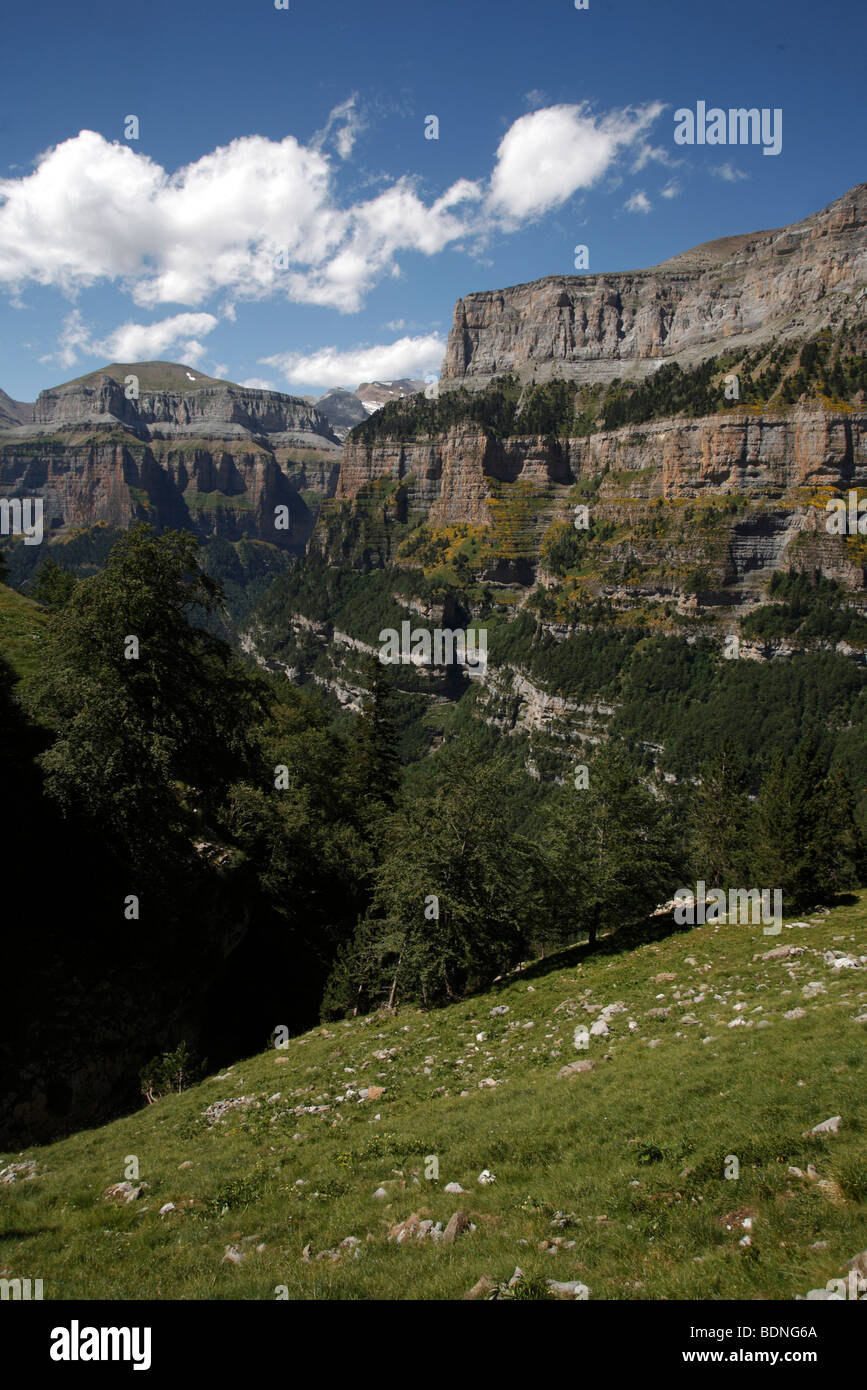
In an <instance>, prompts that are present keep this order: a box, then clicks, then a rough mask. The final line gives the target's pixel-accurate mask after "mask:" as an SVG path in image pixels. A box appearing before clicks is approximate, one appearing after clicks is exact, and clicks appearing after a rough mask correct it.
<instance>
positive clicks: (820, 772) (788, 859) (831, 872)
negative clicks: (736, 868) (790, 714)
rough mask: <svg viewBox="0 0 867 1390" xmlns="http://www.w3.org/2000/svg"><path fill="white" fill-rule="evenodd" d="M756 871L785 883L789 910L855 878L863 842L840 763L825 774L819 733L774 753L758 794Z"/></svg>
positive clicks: (767, 883) (765, 883)
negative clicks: (791, 749) (787, 752)
mask: <svg viewBox="0 0 867 1390" xmlns="http://www.w3.org/2000/svg"><path fill="white" fill-rule="evenodd" d="M754 839H755V846H756V848H755V851H754V855H753V876H754V877H755V878H756V879H759V880H760V886H762V887H771V888H780V889H781V890H782V893H783V908H784V911H785V912H797V911H799V910H800V909H801V908H804V907H809V906H812V905H814V904H816V903H820V902H823V901H824V900H825V899H827V898H828V897H829V895H833V894H834V893H836V892H840V891H841V890H843V889H846V888H852V887H855V886H856V885H857V883H858V882H859V879H860V877H861V875H862V874H863V872H864V846H863V840H862V837H861V835H860V833H859V831H858V828H857V826H856V823H855V813H854V800H853V796H852V791H851V788H850V787H849V784H848V780H847V778H846V776H845V773H844V771H843V769H842V768H840V767H835V768H834V769H833V770H832V771H831V772H830V773H829V774H827V775H826V774H825V771H824V764H823V761H822V758H821V755H820V753H819V749H818V746H817V744H816V741H815V739H813V738H812V737H807V738H805V739H802V741H801V742H800V743H799V744H798V746H797V748H796V749H795V751H794V753H793V754H792V755H791V756H790V757H787V756H786V755H785V754H784V753H783V752H782V751H781V750H777V752H776V753H775V754H774V756H773V758H772V760H771V765H770V768H769V770H768V773H767V775H766V777H765V779H764V781H763V782H762V786H761V791H760V793H759V797H758V800H757V802H756V814H755V836H754Z"/></svg>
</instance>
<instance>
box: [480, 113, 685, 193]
mask: <svg viewBox="0 0 867 1390" xmlns="http://www.w3.org/2000/svg"><path fill="white" fill-rule="evenodd" d="M662 110H663V106H662V104H661V103H660V102H653V103H650V104H649V105H647V106H644V107H641V108H637V109H632V108H629V109H626V110H622V111H612V112H611V113H609V115H607V116H605V117H602V118H599V117H596V116H593V115H591V113H590V109H589V107H588V106H587V104H586V103H582V104H580V105H578V106H549V107H546V108H545V109H544V110H541V111H532V112H530V114H529V115H527V116H521V117H519V119H518V120H517V121H515V123H514V125H512V126H511V127H510V128H509V130H507V132H506V134H505V135H504V136H503V139H502V140H501V141H500V145H499V148H498V150H497V163H496V165H495V167H494V171H493V174H492V175H491V186H490V193H489V204H490V206H491V207H492V208H493V209H494V210H495V211H498V212H500V213H501V214H503V215H504V216H505V217H506V218H512V219H516V220H521V219H523V218H528V217H534V216H538V215H539V214H541V213H543V212H547V211H549V210H550V209H552V208H556V207H560V206H561V204H563V203H565V202H566V200H567V199H568V198H571V197H572V195H573V193H576V192H577V191H578V189H580V188H590V187H591V186H592V185H593V184H594V183H596V182H597V181H598V180H599V179H600V178H601V177H602V175H603V174H604V173H605V172H606V171H607V170H608V169H609V168H610V166H611V165H612V164H613V162H614V160H615V158H616V157H617V155H618V153H619V151H620V150H621V148H622V147H624V146H627V145H630V144H632V143H633V142H634V141H635V140H637V139H638V138H639V136H640V135H641V134H642V132H643V131H644V130H646V128H647V127H648V126H649V125H650V124H651V123H652V122H653V121H654V120H656V118H657V116H658V115H659V114H660V112H661V111H662Z"/></svg>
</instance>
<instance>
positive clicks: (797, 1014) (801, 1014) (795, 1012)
mask: <svg viewBox="0 0 867 1390" xmlns="http://www.w3.org/2000/svg"><path fill="white" fill-rule="evenodd" d="M806 1017H807V1010H806V1009H789V1011H788V1013H784V1014H783V1018H806Z"/></svg>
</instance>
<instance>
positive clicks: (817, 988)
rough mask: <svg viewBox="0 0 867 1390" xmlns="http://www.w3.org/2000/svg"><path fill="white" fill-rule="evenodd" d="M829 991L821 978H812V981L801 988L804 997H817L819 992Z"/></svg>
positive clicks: (825, 992)
mask: <svg viewBox="0 0 867 1390" xmlns="http://www.w3.org/2000/svg"><path fill="white" fill-rule="evenodd" d="M827 993H828V991H827V990H826V988H825V986H824V985H823V984H822V981H821V980H811V981H810V983H809V984H807V985H804V988H803V989H802V990H801V995H802V997H803V998H804V999H815V997H816V995H817V994H827Z"/></svg>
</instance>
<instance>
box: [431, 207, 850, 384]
mask: <svg viewBox="0 0 867 1390" xmlns="http://www.w3.org/2000/svg"><path fill="white" fill-rule="evenodd" d="M865 285H867V184H859V185H858V186H857V187H855V188H853V189H851V190H850V191H849V192H848V193H846V194H845V195H844V196H843V197H842V198H839V199H837V201H836V202H834V203H831V204H830V206H829V207H827V208H824V209H823V210H822V211H821V212H817V213H813V214H812V215H811V216H809V217H806V218H805V219H804V220H803V221H802V222H797V223H794V224H792V225H791V226H788V227H782V228H779V229H777V230H776V231H767V232H755V233H751V234H748V235H744V236H735V237H724V238H722V239H720V240H719V241H712V242H707V243H705V244H704V245H702V246H697V247H695V248H694V249H693V250H691V251H686V252H684V253H683V254H681V255H679V256H675V257H674V258H672V259H671V260H668V261H663V262H662V263H661V264H660V265H657V266H653V267H651V268H650V269H648V270H638V271H628V272H613V273H610V274H588V275H550V276H547V277H546V278H545V279H543V280H537V281H534V282H532V283H530V284H525V285H514V286H512V287H511V288H510V289H505V290H491V291H485V292H483V293H477V294H470V295H467V296H466V297H465V298H464V299H460V300H458V303H457V305H456V307H455V313H454V324H453V327H452V330H451V332H450V334H449V339H448V344H447V347H446V354H445V360H444V363H443V368H442V375H441V383H442V384H443V385H444V386H449V385H461V384H463V385H468V386H481V385H484V384H485V383H486V382H487V381H489V380H490V379H491V377H493V376H502V375H506V374H508V373H514V374H516V375H517V376H519V377H521V378H522V379H526V378H529V377H532V376H535V377H536V379H537V380H540V381H541V380H545V379H547V378H549V377H554V376H556V377H569V378H572V379H575V380H579V381H587V382H591V381H594V382H605V381H611V380H612V379H613V378H614V377H621V378H623V377H626V378H629V377H633V378H634V377H641V376H644V375H646V374H647V373H648V372H649V371H651V370H653V369H654V367H655V366H657V365H659V363H660V362H661V361H669V360H677V361H679V362H680V363H681V364H682V365H683V366H687V365H692V364H695V363H696V362H699V361H701V360H702V359H703V358H706V357H709V356H713V355H715V354H717V353H719V352H720V351H722V350H723V348H727V347H731V348H734V347H750V346H752V345H754V344H756V343H759V342H766V341H767V340H768V339H770V338H771V337H773V336H777V337H778V338H780V339H785V338H788V337H806V336H810V335H811V334H814V333H816V332H818V331H819V330H820V329H823V328H827V327H836V326H838V325H839V324H840V323H841V322H842V321H843V319H844V318H845V317H846V316H847V314H848V315H850V316H851V315H852V312H853V310H856V309H857V305H858V302H859V299H860V305H861V310H862V311H863V308H864V307H865V305H867V300H865V298H864V292H865Z"/></svg>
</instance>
